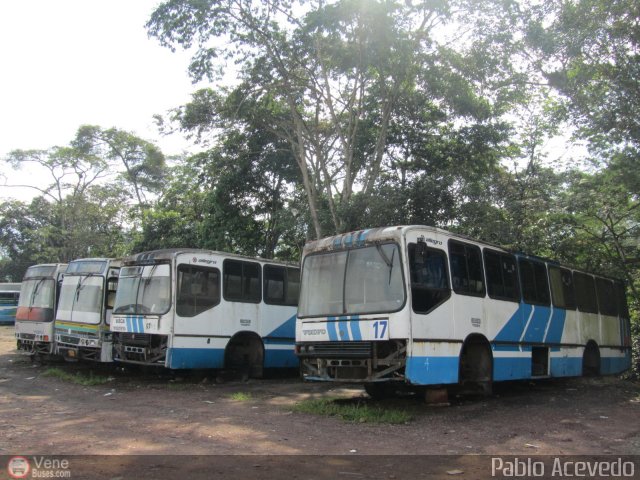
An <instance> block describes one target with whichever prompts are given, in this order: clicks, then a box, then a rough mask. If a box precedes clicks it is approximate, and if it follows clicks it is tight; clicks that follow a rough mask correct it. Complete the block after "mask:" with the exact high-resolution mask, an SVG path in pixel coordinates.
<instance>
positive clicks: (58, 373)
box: [42, 367, 112, 387]
mask: <svg viewBox="0 0 640 480" xmlns="http://www.w3.org/2000/svg"><path fill="white" fill-rule="evenodd" d="M42 375H43V376H45V377H54V378H58V379H60V380H64V381H65V382H71V383H75V384H77V385H83V386H85V387H91V386H94V385H104V384H105V383H108V382H110V381H111V380H112V379H111V378H110V377H105V376H104V375H94V374H93V372H91V371H90V372H89V374H88V375H87V374H85V373H81V372H76V373H75V374H73V373H69V372H67V371H66V370H63V369H61V368H57V367H53V368H48V369H47V370H45V372H44V373H43V374H42Z"/></svg>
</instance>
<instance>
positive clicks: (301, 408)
mask: <svg viewBox="0 0 640 480" xmlns="http://www.w3.org/2000/svg"><path fill="white" fill-rule="evenodd" d="M293 411H294V412H301V413H311V414H314V415H327V416H331V417H340V418H342V419H343V420H346V421H348V422H356V423H389V424H402V423H407V422H409V421H411V420H412V418H413V417H412V416H411V414H409V413H408V412H406V411H405V410H400V409H397V408H393V407H382V406H370V405H368V404H367V402H366V401H362V400H340V399H335V398H320V399H309V400H303V401H302V402H299V403H297V404H296V405H295V406H294V407H293Z"/></svg>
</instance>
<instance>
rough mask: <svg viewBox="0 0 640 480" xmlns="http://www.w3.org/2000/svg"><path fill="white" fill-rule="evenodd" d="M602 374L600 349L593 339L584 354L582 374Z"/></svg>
mask: <svg viewBox="0 0 640 480" xmlns="http://www.w3.org/2000/svg"><path fill="white" fill-rule="evenodd" d="M598 375H600V349H599V348H598V344H597V343H596V342H594V341H593V340H589V341H588V342H587V346H586V347H585V348H584V353H583V354H582V376H583V377H596V376H598Z"/></svg>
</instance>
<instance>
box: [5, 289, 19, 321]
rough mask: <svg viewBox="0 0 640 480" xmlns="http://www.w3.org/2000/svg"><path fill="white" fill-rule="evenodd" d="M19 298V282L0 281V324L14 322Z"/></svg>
mask: <svg viewBox="0 0 640 480" xmlns="http://www.w3.org/2000/svg"><path fill="white" fill-rule="evenodd" d="M19 298H20V284H19V283H0V325H13V324H14V323H16V310H17V309H18V299H19Z"/></svg>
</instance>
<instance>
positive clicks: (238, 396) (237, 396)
mask: <svg viewBox="0 0 640 480" xmlns="http://www.w3.org/2000/svg"><path fill="white" fill-rule="evenodd" d="M229 398H231V400H235V401H236V402H247V401H249V400H251V399H253V396H252V395H251V394H250V393H247V392H235V393H232V394H231V396H230V397H229Z"/></svg>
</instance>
